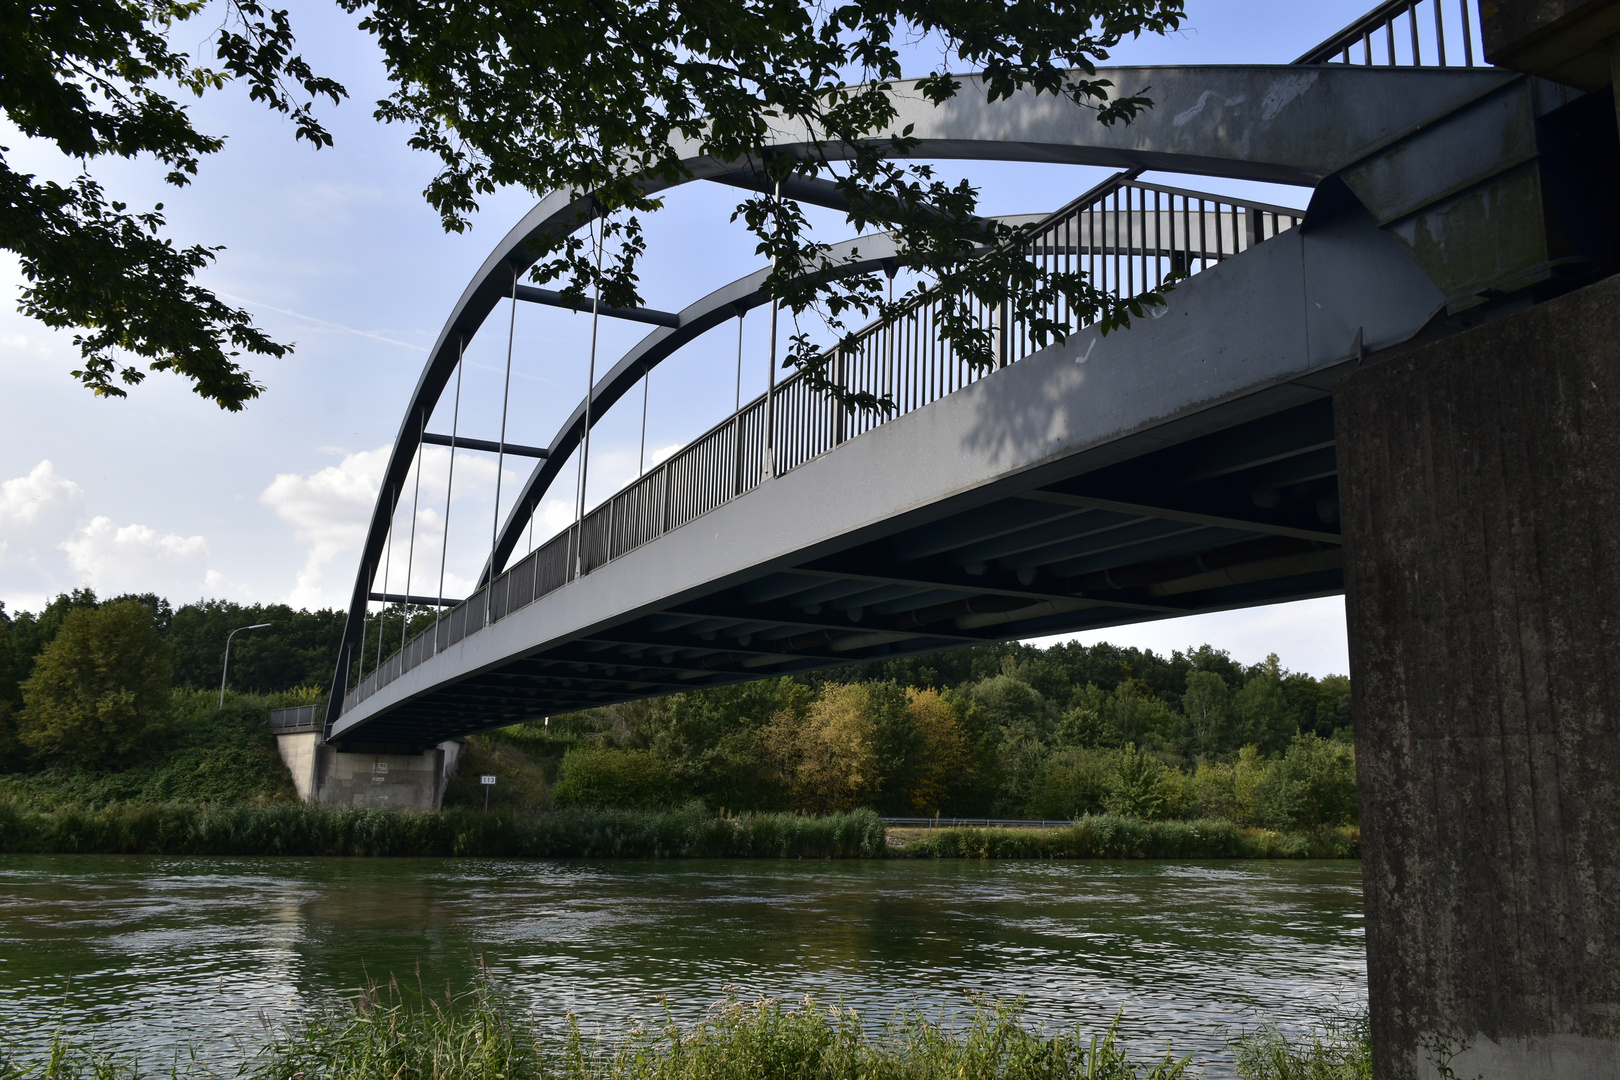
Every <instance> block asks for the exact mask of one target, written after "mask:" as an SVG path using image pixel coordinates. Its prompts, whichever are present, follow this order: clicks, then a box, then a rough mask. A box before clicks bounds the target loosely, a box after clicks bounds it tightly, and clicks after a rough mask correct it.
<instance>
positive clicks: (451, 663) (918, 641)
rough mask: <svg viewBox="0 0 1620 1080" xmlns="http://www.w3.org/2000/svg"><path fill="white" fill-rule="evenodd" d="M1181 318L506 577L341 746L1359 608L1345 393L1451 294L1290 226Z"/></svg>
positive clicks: (350, 714)
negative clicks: (857, 665) (1296, 604)
mask: <svg viewBox="0 0 1620 1080" xmlns="http://www.w3.org/2000/svg"><path fill="white" fill-rule="evenodd" d="M1169 299H1170V304H1169V307H1168V308H1167V309H1166V310H1165V311H1164V312H1163V313H1162V314H1161V316H1160V317H1159V318H1156V319H1148V320H1143V321H1142V322H1140V323H1138V325H1137V326H1135V327H1133V328H1132V329H1130V330H1129V331H1125V332H1116V333H1115V334H1112V335H1109V336H1108V337H1106V338H1104V337H1102V336H1101V335H1099V334H1098V333H1097V332H1096V331H1095V330H1087V331H1084V332H1082V333H1081V334H1080V335H1078V336H1076V337H1074V338H1071V339H1070V341H1069V342H1068V343H1067V344H1065V345H1063V346H1061V347H1057V348H1051V349H1047V350H1044V351H1041V352H1038V353H1036V354H1035V355H1033V356H1030V357H1028V358H1026V359H1024V360H1021V361H1019V362H1017V363H1014V364H1011V365H1010V366H1008V367H1006V368H1005V369H1003V370H1001V371H997V372H995V373H994V374H992V375H989V376H987V377H985V378H982V379H980V380H978V381H977V382H974V383H973V384H971V385H970V386H967V387H966V388H964V389H961V390H958V391H956V392H955V393H951V394H948V395H946V396H944V397H941V398H940V399H939V400H936V401H934V402H932V403H931V404H929V405H927V406H925V407H923V408H920V409H918V410H916V411H915V412H912V413H910V414H909V415H906V416H902V417H900V418H898V419H895V420H893V421H891V422H889V423H887V424H885V425H883V426H881V427H879V428H876V429H875V430H872V431H869V432H867V433H865V434H864V435H861V436H860V437H858V438H853V439H850V440H848V441H846V442H843V443H841V444H838V445H836V446H834V447H832V448H830V449H827V450H825V452H822V453H820V454H819V455H817V456H814V457H812V458H810V459H809V460H807V461H804V462H803V463H802V464H800V465H798V467H797V468H794V469H792V470H791V471H788V472H786V473H784V474H782V475H779V476H776V477H775V478H774V479H769V480H766V481H764V482H762V483H760V484H758V485H757V486H755V487H753V488H752V490H749V491H747V492H745V493H743V494H741V495H739V496H737V497H735V498H732V499H731V500H730V501H728V502H726V503H725V504H724V505H720V506H718V507H716V508H714V509H712V510H710V511H709V512H708V513H705V514H703V515H701V516H698V517H696V518H694V519H693V520H691V521H688V522H687V523H685V524H683V525H681V526H680V527H678V528H675V529H673V530H672V531H670V532H668V533H665V534H663V535H661V536H659V537H658V538H656V539H653V540H651V541H650V542H647V543H645V544H642V545H641V546H639V547H637V548H636V549H635V550H632V551H629V552H627V553H626V554H623V555H621V556H620V557H618V558H616V559H614V560H613V561H611V562H607V563H605V564H604V565H601V566H598V567H597V568H595V569H594V570H593V571H592V572H589V573H586V574H585V575H584V576H582V577H579V578H578V579H576V580H572V581H569V582H568V583H567V584H564V585H562V586H561V587H558V588H555V589H553V590H552V591H550V592H548V593H546V594H545V595H543V596H541V597H540V598H539V599H536V600H533V601H532V602H530V603H527V604H523V605H522V606H516V605H513V604H511V603H510V598H509V595H508V596H505V597H503V595H502V590H503V589H505V590H507V591H508V593H509V590H510V589H511V587H512V583H513V579H514V573H513V572H509V573H508V574H507V575H504V576H503V578H500V579H497V581H496V583H495V586H496V588H495V593H494V595H493V596H487V597H486V598H485V599H484V602H483V603H482V604H480V603H479V600H480V597H478V596H475V597H474V598H470V600H469V602H468V603H466V604H464V605H462V608H461V609H460V610H464V611H465V612H466V613H467V614H466V615H464V616H462V617H463V618H464V619H466V620H467V621H466V622H465V623H463V626H462V628H461V634H460V635H458V636H459V640H454V641H452V640H451V639H450V634H449V632H448V630H449V628H448V627H447V628H446V630H445V632H444V633H443V634H442V635H441V636H440V637H439V638H438V640H437V641H435V640H433V639H432V638H431V637H430V636H429V635H424V638H423V639H420V640H422V641H423V644H422V645H419V646H417V648H418V649H424V648H425V649H427V650H428V653H427V655H426V656H425V657H422V656H420V655H419V656H417V657H416V658H415V662H414V664H412V665H407V664H406V663H405V660H406V658H405V657H400V658H399V659H398V660H397V661H393V662H391V663H385V664H384V665H383V670H382V671H381V672H380V673H377V674H375V675H373V676H372V677H371V678H370V679H368V680H367V684H364V685H362V687H361V688H360V689H359V690H358V691H356V692H354V693H352V694H351V695H350V699H349V701H348V702H347V703H346V704H345V708H344V711H343V714H342V716H341V718H340V719H339V721H338V724H337V725H336V726H335V727H334V729H333V731H332V738H334V739H339V740H344V739H347V740H364V741H366V742H388V743H408V744H413V745H414V744H419V743H421V744H425V743H428V742H432V741H437V740H439V739H442V738H445V737H448V736H451V735H457V734H463V733H467V732H471V731H476V730H480V729H483V728H488V727H491V726H496V725H500V724H505V723H511V722H514V721H516V720H519V719H523V718H525V717H530V716H537V715H548V714H551V713H556V712H563V711H567V710H571V709H578V708H583V707H589V706H593V705H603V704H609V703H612V702H616V701H623V700H628V699H632V698H636V697H642V696H647V695H651V694H658V693H666V692H671V691H677V690H685V689H693V688H697V687H702V686H711V685H717V684H721V683H726V682H733V681H739V680H743V679H751V678H758V677H761V676H763V675H775V674H786V673H790V672H795V671H804V670H809V669H813V668H823V667H828V666H833V665H837V664H840V663H847V662H852V661H861V660H866V659H871V658H875V657H880V656H890V655H896V654H899V653H905V652H917V651H926V650H932V649H939V648H946V647H950V646H953V645H959V644H968V643H973V642H979V641H990V640H1000V639H1006V638H1009V637H1026V636H1031V635H1037V634H1043V633H1051V632H1058V631H1070V630H1078V629H1084V628H1090V627H1101V626H1109V625H1117V624H1120V623H1126V622H1132V621H1139V620H1143V619H1153V618H1162V617H1166V616H1172V615H1181V614H1187V613H1193V612H1200V611H1210V610H1217V609H1222V608H1230V607H1236V606H1244V605H1249V604H1260V603H1270V602H1275V601H1279V600H1287V599H1294V598H1301V597H1308V596H1319V595H1325V594H1330V593H1334V592H1337V591H1339V590H1341V589H1342V587H1343V581H1342V575H1341V571H1340V569H1339V551H1338V525H1337V473H1336V463H1335V457H1334V433H1333V417H1332V411H1331V406H1330V404H1329V401H1328V397H1327V387H1328V385H1329V379H1330V378H1331V376H1332V373H1333V372H1334V371H1335V370H1336V369H1338V368H1339V367H1340V366H1341V365H1343V364H1345V363H1347V362H1348V363H1353V362H1355V360H1356V359H1357V358H1358V357H1359V356H1360V355H1361V351H1362V350H1363V349H1373V348H1388V347H1390V346H1393V345H1396V344H1397V343H1399V342H1402V341H1405V340H1408V339H1410V338H1411V337H1413V336H1414V335H1416V334H1417V333H1419V332H1420V331H1421V330H1422V329H1423V327H1424V326H1425V325H1426V324H1427V323H1428V322H1429V321H1430V319H1431V318H1432V317H1433V316H1434V315H1435V314H1436V312H1438V311H1439V310H1440V309H1441V308H1442V307H1443V304H1444V297H1443V296H1442V295H1441V294H1440V293H1439V291H1438V290H1437V288H1436V287H1435V286H1434V285H1433V283H1432V282H1430V281H1429V279H1428V278H1427V277H1426V276H1425V275H1424V274H1423V273H1422V271H1421V270H1419V269H1418V268H1417V267H1416V265H1415V264H1414V263H1413V262H1412V261H1411V259H1410V258H1409V257H1408V256H1407V254H1406V253H1405V251H1404V250H1403V249H1402V248H1401V247H1400V245H1399V244H1398V243H1397V242H1396V241H1395V240H1393V239H1392V238H1391V237H1389V236H1388V235H1387V234H1386V233H1384V232H1382V231H1380V230H1379V229H1378V228H1377V227H1376V225H1375V224H1374V223H1373V222H1372V221H1371V220H1370V219H1369V218H1367V217H1365V216H1364V215H1351V216H1347V217H1345V218H1342V219H1339V220H1336V221H1335V222H1333V223H1331V224H1330V225H1328V226H1327V227H1323V228H1319V229H1316V230H1313V231H1311V232H1308V233H1307V232H1302V231H1301V230H1297V229H1295V230H1290V231H1288V232H1285V233H1282V234H1281V235H1279V236H1277V237H1275V238H1273V239H1271V240H1268V241H1266V242H1265V243H1263V244H1260V245H1259V246H1257V247H1255V248H1253V249H1251V250H1250V251H1248V252H1246V253H1245V254H1243V255H1242V256H1239V257H1237V258H1233V259H1229V260H1227V261H1226V262H1224V263H1222V264H1220V265H1219V266H1217V267H1215V268H1213V269H1211V270H1209V271H1207V272H1205V273H1202V274H1200V275H1198V276H1197V277H1195V278H1194V279H1192V280H1191V281H1189V282H1186V283H1184V284H1183V285H1182V286H1181V287H1180V288H1178V289H1177V290H1175V291H1174V292H1172V293H1170V294H1169ZM1368 320H1372V321H1371V322H1369V321H1368ZM530 587H531V588H532V585H531V586H530ZM480 595H481V596H484V594H480ZM485 611H488V612H489V614H490V615H493V616H494V619H493V621H492V622H490V623H489V624H488V625H484V612H485Z"/></svg>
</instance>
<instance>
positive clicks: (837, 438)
mask: <svg viewBox="0 0 1620 1080" xmlns="http://www.w3.org/2000/svg"><path fill="white" fill-rule="evenodd" d="M833 383H834V385H836V386H837V387H838V388H839V389H840V390H846V391H847V390H848V389H849V387H848V386H846V385H844V350H843V348H842V347H839V348H836V349H834V350H833ZM832 404H833V445H834V446H838V445H839V444H841V443H842V442H843V441H844V414H845V409H844V405H843V402H841V401H839V400H838V399H837V398H836V397H835V398H833V403H832Z"/></svg>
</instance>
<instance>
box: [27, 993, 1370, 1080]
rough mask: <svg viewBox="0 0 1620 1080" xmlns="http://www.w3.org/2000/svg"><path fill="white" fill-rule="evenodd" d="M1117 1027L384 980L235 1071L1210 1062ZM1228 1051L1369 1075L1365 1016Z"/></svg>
mask: <svg viewBox="0 0 1620 1080" xmlns="http://www.w3.org/2000/svg"><path fill="white" fill-rule="evenodd" d="M952 1021H956V1022H952ZM1118 1026H1119V1022H1118V1021H1117V1020H1116V1021H1115V1023H1114V1025H1113V1026H1112V1027H1110V1028H1108V1029H1107V1030H1104V1031H1096V1032H1092V1031H1084V1030H1079V1029H1072V1030H1046V1029H1041V1028H1037V1027H1033V1026H1031V1025H1029V1024H1027V1023H1025V1022H1024V1020H1023V1018H1022V1016H1021V1014H1020V1012H1019V1009H1018V1007H1017V1006H1016V1005H1012V1004H1007V1003H994V1002H981V1003H980V1004H978V1005H977V1006H976V1007H974V1008H973V1009H972V1010H971V1011H970V1012H969V1013H968V1015H966V1016H957V1017H949V1018H939V1017H934V1016H931V1015H926V1014H923V1013H920V1012H908V1013H902V1014H901V1015H899V1016H896V1017H894V1018H892V1019H889V1020H888V1021H887V1022H886V1023H883V1024H881V1026H876V1027H874V1026H873V1025H872V1024H871V1023H869V1022H866V1021H864V1020H863V1018H862V1017H861V1016H860V1015H859V1014H857V1013H856V1012H855V1011H854V1010H852V1009H847V1008H834V1009H829V1008H824V1007H822V1006H820V1005H818V1004H816V1003H815V1002H813V1001H811V1002H806V1003H805V1004H804V1005H803V1006H802V1007H789V1006H785V1005H783V1004H782V1003H781V1002H777V1001H769V1000H766V1001H758V1002H747V1003H745V1002H739V1001H735V1000H731V1001H726V1002H723V1003H721V1004H720V1005H718V1006H717V1007H715V1008H714V1009H712V1010H711V1011H710V1013H709V1015H708V1016H707V1017H706V1018H704V1019H703V1020H701V1021H699V1022H698V1023H696V1024H694V1025H691V1026H690V1027H682V1026H681V1025H678V1024H675V1023H674V1022H672V1021H667V1022H666V1023H664V1024H659V1025H652V1026H645V1027H644V1026H641V1025H639V1024H638V1025H636V1026H635V1027H634V1028H632V1029H629V1030H626V1031H624V1032H622V1033H619V1034H617V1035H614V1034H611V1033H609V1034H599V1035H595V1036H591V1035H587V1034H585V1033H584V1032H583V1031H582V1030H581V1029H580V1025H579V1023H578V1021H577V1020H575V1021H572V1022H571V1023H570V1026H569V1028H568V1030H567V1031H565V1032H563V1033H560V1034H551V1033H548V1032H545V1031H543V1030H541V1029H540V1028H538V1027H537V1026H536V1024H535V1023H534V1020H533V1017H532V1015H530V1014H527V1013H526V1012H525V1011H524V1010H522V1009H518V1008H513V1007H511V1006H510V1005H507V1004H506V1003H505V1002H503V1001H502V1000H501V998H500V997H499V996H498V994H496V993H495V992H493V990H492V989H491V988H490V987H489V986H488V985H487V984H479V985H477V986H475V987H474V988H473V990H471V991H470V992H467V993H464V994H462V995H460V996H459V997H455V996H451V995H449V994H448V991H447V992H446V995H444V996H441V997H439V998H438V999H437V1000H432V1001H430V1000H427V999H425V998H424V997H423V996H422V995H421V993H420V992H419V991H417V990H415V989H413V988H411V987H409V986H408V985H407V986H405V987H401V986H400V985H399V984H398V983H396V982H394V981H393V980H390V982H389V984H388V985H387V986H386V987H373V988H371V989H369V990H368V991H366V992H364V993H363V994H361V995H360V997H359V998H358V999H356V1000H355V1001H353V1002H352V1003H347V1004H346V1006H344V1007H331V1006H326V1007H321V1006H315V1007H312V1008H311V1009H310V1010H309V1013H308V1015H307V1016H305V1017H303V1018H302V1019H301V1020H299V1021H295V1022H294V1023H292V1024H290V1025H288V1026H287V1027H286V1028H284V1029H281V1030H278V1031H275V1032H272V1033H271V1034H270V1037H269V1038H268V1039H267V1040H266V1041H265V1042H264V1044H263V1045H261V1046H258V1047H256V1048H253V1049H251V1050H249V1051H248V1053H246V1054H244V1058H243V1060H242V1062H241V1063H240V1065H239V1068H238V1070H237V1073H236V1075H237V1076H239V1077H242V1078H244V1080H285V1078H288V1077H295V1078H296V1077H344V1078H346V1080H397V1078H399V1077H429V1076H431V1077H453V1078H457V1080H552V1078H568V1080H598V1078H600V1080H609V1078H612V1080H688V1078H689V1080H699V1078H701V1080H726V1078H733V1077H735V1078H738V1080H741V1078H745V1077H747V1078H752V1077H764V1076H802V1077H821V1078H824V1080H845V1078H848V1080H857V1078H865V1080H873V1078H884V1077H895V1078H899V1077H905V1078H907V1080H959V1078H961V1077H1001V1078H1004V1080H1071V1078H1076V1077H1094V1078H1097V1080H1183V1078H1188V1080H1190V1078H1191V1077H1195V1076H1199V1075H1201V1074H1202V1067H1203V1066H1204V1065H1205V1064H1207V1063H1206V1062H1203V1061H1197V1060H1195V1059H1193V1058H1192V1057H1190V1056H1182V1055H1178V1054H1175V1053H1173V1052H1171V1051H1170V1050H1166V1051H1164V1052H1163V1053H1161V1054H1158V1055H1153V1054H1141V1053H1131V1052H1129V1051H1127V1050H1126V1049H1125V1048H1124V1047H1122V1046H1121V1045H1120V1044H1119V1042H1118V1038H1117V1029H1118ZM1231 1049H1232V1052H1233V1056H1234V1058H1235V1061H1234V1062H1233V1064H1235V1066H1236V1071H1237V1074H1238V1076H1239V1077H1240V1078H1241V1080H1293V1078H1316V1077H1320V1078H1322V1080H1329V1078H1331V1080H1363V1078H1370V1077H1371V1076H1372V1069H1371V1055H1370V1053H1369V1049H1368V1041H1367V1036H1366V1024H1365V1020H1364V1018H1363V1019H1356V1020H1351V1021H1349V1022H1339V1023H1334V1024H1331V1025H1329V1026H1328V1027H1326V1028H1324V1029H1322V1030H1318V1031H1315V1032H1312V1033H1308V1034H1306V1035H1304V1036H1298V1037H1289V1036H1287V1035H1284V1034H1282V1033H1281V1032H1280V1031H1278V1030H1277V1029H1276V1028H1274V1027H1263V1028H1261V1029H1259V1030H1257V1031H1254V1032H1250V1033H1245V1034H1240V1035H1236V1036H1234V1038H1233V1040H1232V1043H1231ZM181 1060H182V1061H183V1060H184V1058H183V1057H182V1058H181ZM194 1067H195V1066H193V1068H194ZM39 1068H40V1066H39V1064H38V1063H35V1062H31V1061H27V1060H25V1059H23V1058H22V1057H20V1056H18V1055H16V1053H15V1052H14V1051H11V1050H8V1048H7V1047H5V1046H0V1077H5V1078H8V1080H9V1078H12V1077H17V1078H21V1077H24V1076H30V1075H35V1074H36V1073H37V1072H38V1071H39ZM163 1068H167V1069H169V1070H171V1075H172V1076H174V1077H180V1076H184V1075H188V1074H189V1071H190V1070H189V1069H187V1068H186V1067H185V1066H178V1067H177V1066H175V1065H174V1064H172V1063H164V1064H163ZM44 1075H46V1076H47V1077H54V1078H58V1080H81V1078H83V1080H92V1078H93V1080H139V1078H140V1077H142V1076H143V1075H146V1074H145V1073H143V1071H142V1068H141V1063H140V1062H136V1061H128V1060H124V1061H120V1060H109V1059H107V1058H105V1057H102V1056H100V1055H97V1054H95V1053H94V1052H93V1051H92V1050H89V1049H86V1048H83V1047H79V1046H75V1045H72V1044H71V1043H69V1042H67V1041H65V1040H60V1039H59V1040H58V1041H57V1043H56V1045H55V1046H54V1047H52V1049H51V1053H50V1056H49V1064H48V1067H47V1069H46V1071H45V1073H44ZM208 1075H213V1074H212V1073H209V1074H208Z"/></svg>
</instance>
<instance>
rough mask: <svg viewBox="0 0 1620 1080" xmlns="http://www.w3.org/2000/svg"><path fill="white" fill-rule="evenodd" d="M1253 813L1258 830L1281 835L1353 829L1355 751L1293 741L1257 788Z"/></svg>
mask: <svg viewBox="0 0 1620 1080" xmlns="http://www.w3.org/2000/svg"><path fill="white" fill-rule="evenodd" d="M1254 813H1255V817H1256V819H1257V820H1258V821H1259V822H1260V824H1263V825H1269V826H1271V827H1273V828H1279V829H1314V828H1318V827H1321V826H1324V825H1350V824H1354V823H1355V822H1356V821H1357V820H1358V818H1357V807H1356V752H1355V750H1353V749H1352V748H1351V747H1349V746H1346V745H1345V744H1344V743H1341V742H1330V741H1328V740H1326V739H1320V738H1318V737H1317V736H1315V735H1301V736H1299V737H1297V738H1296V739H1294V741H1293V742H1292V743H1291V744H1290V745H1289V747H1288V753H1287V754H1286V755H1285V756H1284V757H1283V759H1282V760H1281V761H1279V762H1275V763H1274V764H1273V765H1272V767H1271V768H1270V769H1268V770H1267V771H1266V775H1265V777H1264V778H1263V779H1262V780H1261V782H1260V783H1258V784H1257V785H1256V786H1255V789H1254Z"/></svg>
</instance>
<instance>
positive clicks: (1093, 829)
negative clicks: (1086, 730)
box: [897, 814, 1361, 859]
mask: <svg viewBox="0 0 1620 1080" xmlns="http://www.w3.org/2000/svg"><path fill="white" fill-rule="evenodd" d="M897 853H898V854H900V855H904V856H908V857H911V858H934V859H951V858H955V859H1355V858H1360V857H1361V831H1360V830H1359V829H1355V828H1339V829H1323V830H1319V831H1317V832H1314V833H1281V832H1273V831H1271V830H1269V829H1247V828H1243V827H1242V826H1239V825H1234V824H1233V823H1232V822H1230V821H1221V820H1213V821H1143V820H1141V819H1140V818H1130V817H1118V816H1115V815H1112V814H1100V815H1088V816H1086V817H1083V818H1080V819H1078V820H1077V821H1075V822H1074V824H1072V825H1070V826H1068V827H1066V828H1059V829H973V828H952V829H937V830H931V831H928V832H925V833H923V834H922V835H921V836H920V837H919V838H917V839H915V840H912V841H910V842H909V843H907V844H906V845H905V847H903V848H900V849H898V852H897Z"/></svg>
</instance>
